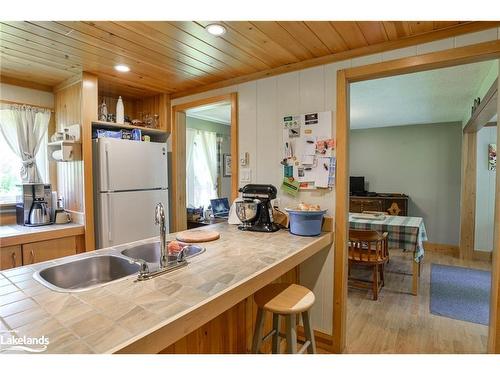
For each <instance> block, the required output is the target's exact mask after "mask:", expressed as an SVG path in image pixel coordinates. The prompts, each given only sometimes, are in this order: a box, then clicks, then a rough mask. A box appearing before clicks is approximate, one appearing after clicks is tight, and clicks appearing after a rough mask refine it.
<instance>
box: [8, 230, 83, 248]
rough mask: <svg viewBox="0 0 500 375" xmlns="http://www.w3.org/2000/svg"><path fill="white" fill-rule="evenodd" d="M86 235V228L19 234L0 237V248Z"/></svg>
mask: <svg viewBox="0 0 500 375" xmlns="http://www.w3.org/2000/svg"><path fill="white" fill-rule="evenodd" d="M81 234H85V227H84V226H83V225H81V226H75V227H71V228H55V229H51V230H46V231H42V232H34V233H19V234H12V235H7V236H5V237H0V248H2V247H7V246H15V245H24V244H27V243H31V242H38V241H47V240H54V239H57V238H64V237H70V236H78V235H81Z"/></svg>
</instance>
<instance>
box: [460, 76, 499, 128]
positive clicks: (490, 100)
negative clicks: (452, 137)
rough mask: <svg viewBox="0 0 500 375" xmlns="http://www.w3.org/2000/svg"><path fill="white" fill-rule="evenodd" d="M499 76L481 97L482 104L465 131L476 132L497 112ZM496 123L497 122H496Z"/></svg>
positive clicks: (486, 124)
mask: <svg viewBox="0 0 500 375" xmlns="http://www.w3.org/2000/svg"><path fill="white" fill-rule="evenodd" d="M497 96H498V78H497V79H495V82H493V83H492V85H491V87H490V88H489V90H488V92H487V93H486V94H485V95H484V98H482V99H481V104H479V106H478V108H477V109H476V110H475V111H474V113H473V114H472V116H471V118H470V120H469V121H468V122H467V124H466V125H465V127H464V133H474V132H478V131H479V130H481V129H482V128H483V127H484V126H492V125H489V124H490V123H488V121H490V120H491V119H492V118H493V116H494V115H495V114H496V113H497ZM495 125H496V123H495Z"/></svg>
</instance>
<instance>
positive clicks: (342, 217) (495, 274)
mask: <svg viewBox="0 0 500 375" xmlns="http://www.w3.org/2000/svg"><path fill="white" fill-rule="evenodd" d="M499 57H500V41H499V40H496V41H491V42H485V43H479V44H474V45H469V46H465V47H459V48H454V49H450V50H445V51H440V52H433V53H428V54H424V55H420V56H414V57H407V58H402V59H397V60H392V61H387V62H382V63H377V64H372V65H366V66H360V67H355V68H350V69H346V70H341V71H339V72H338V73H337V152H336V155H337V183H336V192H335V200H336V208H335V212H336V215H335V222H336V224H335V264H334V277H335V284H334V295H335V297H334V298H335V305H334V320H333V321H334V332H333V334H334V343H333V348H334V350H335V352H337V353H341V352H342V351H343V350H344V349H345V346H346V336H345V329H346V328H345V327H346V324H347V320H346V310H347V294H346V293H345V291H344V290H345V288H346V285H347V275H346V272H345V268H346V265H347V239H346V235H347V224H348V206H347V205H346V199H347V196H348V194H347V191H348V190H347V189H348V179H347V177H348V170H349V163H348V155H349V144H348V140H349V139H348V132H349V102H348V89H349V85H350V84H351V83H353V82H359V81H364V80H370V79H376V78H381V77H388V76H394V75H400V74H406V73H413V72H418V71H425V70H431V69H438V68H445V67H450V66H455V65H461V64H466V63H472V62H479V61H485V60H491V59H498V58H499ZM498 109H499V110H500V108H498ZM498 143H500V134H499V136H498ZM494 226H495V229H496V230H495V234H494V240H495V241H494V249H493V252H494V255H493V258H494V259H493V265H492V280H493V288H492V298H491V314H490V326H489V345H488V351H489V352H490V353H500V324H499V323H500V316H499V315H500V288H499V285H498V284H499V283H500V279H499V274H500V259H499V256H498V255H499V254H498V253H499V251H500V229H499V228H500V174H497V185H496V205H495V224H494Z"/></svg>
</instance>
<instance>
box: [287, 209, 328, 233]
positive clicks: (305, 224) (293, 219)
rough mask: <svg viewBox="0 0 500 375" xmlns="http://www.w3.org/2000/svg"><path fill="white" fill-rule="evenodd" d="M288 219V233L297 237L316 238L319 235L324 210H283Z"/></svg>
mask: <svg viewBox="0 0 500 375" xmlns="http://www.w3.org/2000/svg"><path fill="white" fill-rule="evenodd" d="M285 211H286V212H288V217H289V219H290V233H292V234H296V235H298V236H318V235H319V234H321V225H322V224H323V215H324V214H325V213H326V210H315V211H302V210H294V209H289V208H285Z"/></svg>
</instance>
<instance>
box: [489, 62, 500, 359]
mask: <svg viewBox="0 0 500 375" xmlns="http://www.w3.org/2000/svg"><path fill="white" fill-rule="evenodd" d="M498 67H499V68H500V61H498ZM497 85H498V86H497V89H500V81H499V80H497ZM498 112H500V100H498V99H497V113H498ZM497 145H500V132H497ZM494 215H495V222H494V226H493V228H494V231H493V259H492V264H491V305H490V329H489V335H488V352H489V353H495V354H500V173H498V172H497V174H496V185H495V213H494Z"/></svg>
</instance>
